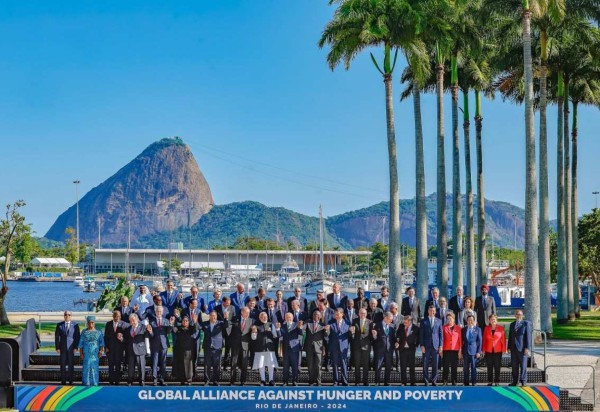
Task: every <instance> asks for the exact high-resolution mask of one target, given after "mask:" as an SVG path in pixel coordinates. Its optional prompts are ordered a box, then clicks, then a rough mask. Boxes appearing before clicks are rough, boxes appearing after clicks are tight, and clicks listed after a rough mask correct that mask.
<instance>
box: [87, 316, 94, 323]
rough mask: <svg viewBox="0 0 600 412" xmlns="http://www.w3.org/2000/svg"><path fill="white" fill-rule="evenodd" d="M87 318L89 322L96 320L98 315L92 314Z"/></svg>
mask: <svg viewBox="0 0 600 412" xmlns="http://www.w3.org/2000/svg"><path fill="white" fill-rule="evenodd" d="M85 320H86V321H88V322H96V317H95V316H92V315H90V316H88V317H87V318H85Z"/></svg>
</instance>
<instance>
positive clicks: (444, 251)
mask: <svg viewBox="0 0 600 412" xmlns="http://www.w3.org/2000/svg"><path fill="white" fill-rule="evenodd" d="M436 75H437V132H438V141H437V279H436V283H437V286H438V288H439V289H440V296H446V295H448V240H447V234H446V230H447V226H448V218H447V217H446V161H445V157H444V65H443V63H442V64H438V65H437V67H436Z"/></svg>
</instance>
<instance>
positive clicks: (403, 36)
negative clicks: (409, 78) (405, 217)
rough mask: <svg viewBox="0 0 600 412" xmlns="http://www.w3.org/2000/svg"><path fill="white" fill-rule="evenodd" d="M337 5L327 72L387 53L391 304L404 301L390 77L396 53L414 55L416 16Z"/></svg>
mask: <svg viewBox="0 0 600 412" xmlns="http://www.w3.org/2000/svg"><path fill="white" fill-rule="evenodd" d="M333 3H336V4H338V7H337V9H336V10H335V13H334V15H333V18H332V19H331V21H330V22H329V23H328V24H327V25H326V27H325V29H324V30H323V34H322V36H321V39H320V41H319V47H323V46H325V45H326V44H328V45H329V46H330V47H331V49H330V51H329V53H328V55H327V62H328V64H329V67H330V68H331V69H332V70H334V69H335V67H337V66H338V65H339V64H340V62H342V61H344V65H345V67H346V69H349V67H350V62H351V61H352V60H353V59H354V58H355V57H356V56H357V55H358V54H359V53H360V52H361V51H363V50H364V49H366V48H369V47H383V64H382V65H381V67H380V64H379V63H378V62H377V60H376V59H375V57H374V56H373V54H372V53H371V59H372V61H373V63H374V65H375V67H376V69H377V70H378V71H379V73H380V74H381V75H382V77H383V82H384V85H385V105H386V126H387V143H388V163H389V177H390V221H389V225H390V226H389V233H390V237H389V268H390V281H389V283H390V292H391V295H392V298H394V299H396V300H397V301H399V300H400V299H401V298H402V291H401V290H400V283H401V282H400V280H401V279H400V278H401V276H402V274H401V262H400V198H399V189H398V167H397V160H396V132H395V125H394V103H393V90H392V74H393V72H394V68H395V65H396V59H397V56H398V48H402V49H403V50H405V51H410V50H413V49H414V45H415V42H416V36H417V33H418V30H417V27H418V20H419V19H418V15H417V14H416V12H415V11H414V10H413V8H412V7H411V5H410V4H409V3H408V2H407V1H404V0H381V1H375V2H374V1H370V0H338V1H335V0H332V1H331V2H330V4H333Z"/></svg>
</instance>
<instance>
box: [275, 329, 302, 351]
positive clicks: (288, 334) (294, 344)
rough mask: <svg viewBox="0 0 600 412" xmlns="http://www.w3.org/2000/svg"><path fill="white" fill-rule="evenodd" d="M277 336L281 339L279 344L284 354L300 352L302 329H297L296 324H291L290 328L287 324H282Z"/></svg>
mask: <svg viewBox="0 0 600 412" xmlns="http://www.w3.org/2000/svg"><path fill="white" fill-rule="evenodd" d="M278 336H280V337H281V339H280V343H281V344H282V345H283V346H282V348H283V352H284V353H287V351H292V352H300V350H301V349H302V338H303V335H302V328H299V327H298V324H297V323H293V322H292V324H291V327H290V328H288V325H287V323H283V324H282V325H281V329H279V333H278Z"/></svg>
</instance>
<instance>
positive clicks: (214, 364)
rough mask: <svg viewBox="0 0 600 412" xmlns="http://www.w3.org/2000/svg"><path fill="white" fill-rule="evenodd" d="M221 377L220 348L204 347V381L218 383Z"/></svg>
mask: <svg viewBox="0 0 600 412" xmlns="http://www.w3.org/2000/svg"><path fill="white" fill-rule="evenodd" d="M220 379H221V349H212V348H211V349H206V348H205V349H204V382H206V383H208V382H212V383H218V382H219V380H220Z"/></svg>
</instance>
